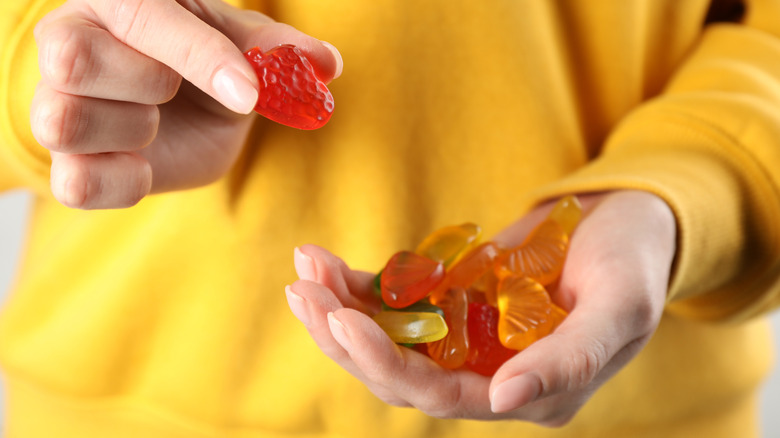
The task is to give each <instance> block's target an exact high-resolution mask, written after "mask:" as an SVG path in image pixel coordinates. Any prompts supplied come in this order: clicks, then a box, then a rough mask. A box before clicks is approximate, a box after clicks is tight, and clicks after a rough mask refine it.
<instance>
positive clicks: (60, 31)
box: [38, 25, 92, 93]
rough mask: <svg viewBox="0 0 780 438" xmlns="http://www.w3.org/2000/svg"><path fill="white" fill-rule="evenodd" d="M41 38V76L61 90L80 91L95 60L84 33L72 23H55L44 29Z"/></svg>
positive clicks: (39, 44)
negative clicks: (68, 24) (69, 24)
mask: <svg viewBox="0 0 780 438" xmlns="http://www.w3.org/2000/svg"><path fill="white" fill-rule="evenodd" d="M38 40H39V41H38V47H39V55H38V58H39V65H40V67H39V68H40V72H41V77H42V78H43V79H44V80H45V81H46V82H47V83H48V84H50V85H51V86H52V87H53V88H55V89H57V90H59V91H65V92H71V93H74V92H78V91H80V89H81V87H82V86H83V84H84V80H85V78H87V77H88V72H89V70H90V68H91V63H92V57H91V55H90V54H91V50H90V47H89V45H90V43H89V41H88V39H87V38H84V34H83V33H82V32H79V31H78V30H76V28H74V27H72V26H67V25H54V26H50V27H49V28H47V29H46V30H45V31H41V34H40V37H39V39H38Z"/></svg>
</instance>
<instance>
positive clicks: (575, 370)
mask: <svg viewBox="0 0 780 438" xmlns="http://www.w3.org/2000/svg"><path fill="white" fill-rule="evenodd" d="M607 360H608V353H607V348H606V346H605V345H604V344H603V343H602V342H601V341H599V340H598V339H592V340H591V342H589V343H588V345H586V346H585V347H583V348H579V349H577V350H576V351H574V352H573V353H572V354H571V355H570V356H569V358H568V360H567V361H566V364H565V366H566V367H567V369H566V375H567V376H568V387H567V388H565V389H566V390H567V391H574V390H578V389H582V388H584V387H585V386H587V385H588V384H589V383H590V382H592V381H593V379H595V378H596V376H597V375H598V374H599V372H600V371H601V369H602V368H603V367H604V365H605V364H606V363H607Z"/></svg>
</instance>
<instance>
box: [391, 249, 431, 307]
mask: <svg viewBox="0 0 780 438" xmlns="http://www.w3.org/2000/svg"><path fill="white" fill-rule="evenodd" d="M443 279H444V265H442V264H441V263H438V262H436V261H434V260H431V259H429V258H428V257H423V256H421V255H418V254H415V253H413V252H411V251H401V252H398V253H396V254H395V255H393V256H392V257H390V260H388V262H387V265H386V266H385V269H384V270H383V271H382V278H381V280H380V283H381V288H382V301H384V302H385V304H387V305H388V306H390V307H392V308H394V309H401V308H404V307H407V306H411V305H412V304H414V303H416V302H417V301H419V300H421V299H423V298H425V296H426V295H428V293H429V292H430V291H431V290H433V288H435V287H436V286H437V285H438V284H439V283H441V281H442V280H443Z"/></svg>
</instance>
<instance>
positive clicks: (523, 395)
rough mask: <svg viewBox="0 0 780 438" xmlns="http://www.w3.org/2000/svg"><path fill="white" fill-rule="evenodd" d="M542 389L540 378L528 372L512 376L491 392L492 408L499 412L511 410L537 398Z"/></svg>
mask: <svg viewBox="0 0 780 438" xmlns="http://www.w3.org/2000/svg"><path fill="white" fill-rule="evenodd" d="M540 391H541V385H540V382H539V379H536V378H534V377H532V376H529V375H527V374H521V375H519V376H517V377H512V378H511V379H509V380H507V381H506V382H503V383H501V384H499V385H498V386H497V387H496V389H494V390H493V393H492V394H490V409H491V410H492V411H493V412H495V413H497V414H498V413H502V412H509V411H511V410H514V409H517V408H519V407H521V406H524V405H527V404H528V403H531V402H532V401H534V400H536V398H537V397H539V393H540Z"/></svg>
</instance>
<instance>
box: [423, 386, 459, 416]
mask: <svg viewBox="0 0 780 438" xmlns="http://www.w3.org/2000/svg"><path fill="white" fill-rule="evenodd" d="M429 394H430V396H429V397H427V398H426V399H425V401H424V403H423V405H422V406H417V408H418V409H420V410H421V411H423V412H425V413H426V414H428V415H430V416H431V417H434V418H439V419H445V420H454V419H460V418H465V417H466V414H465V413H464V412H463V410H462V409H460V406H461V403H462V398H463V393H462V390H461V386H460V384H459V383H458V382H457V381H454V380H453V381H450V382H448V383H447V384H445V385H441V386H440V387H439V388H438V389H437V390H436V391H430V392H429Z"/></svg>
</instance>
